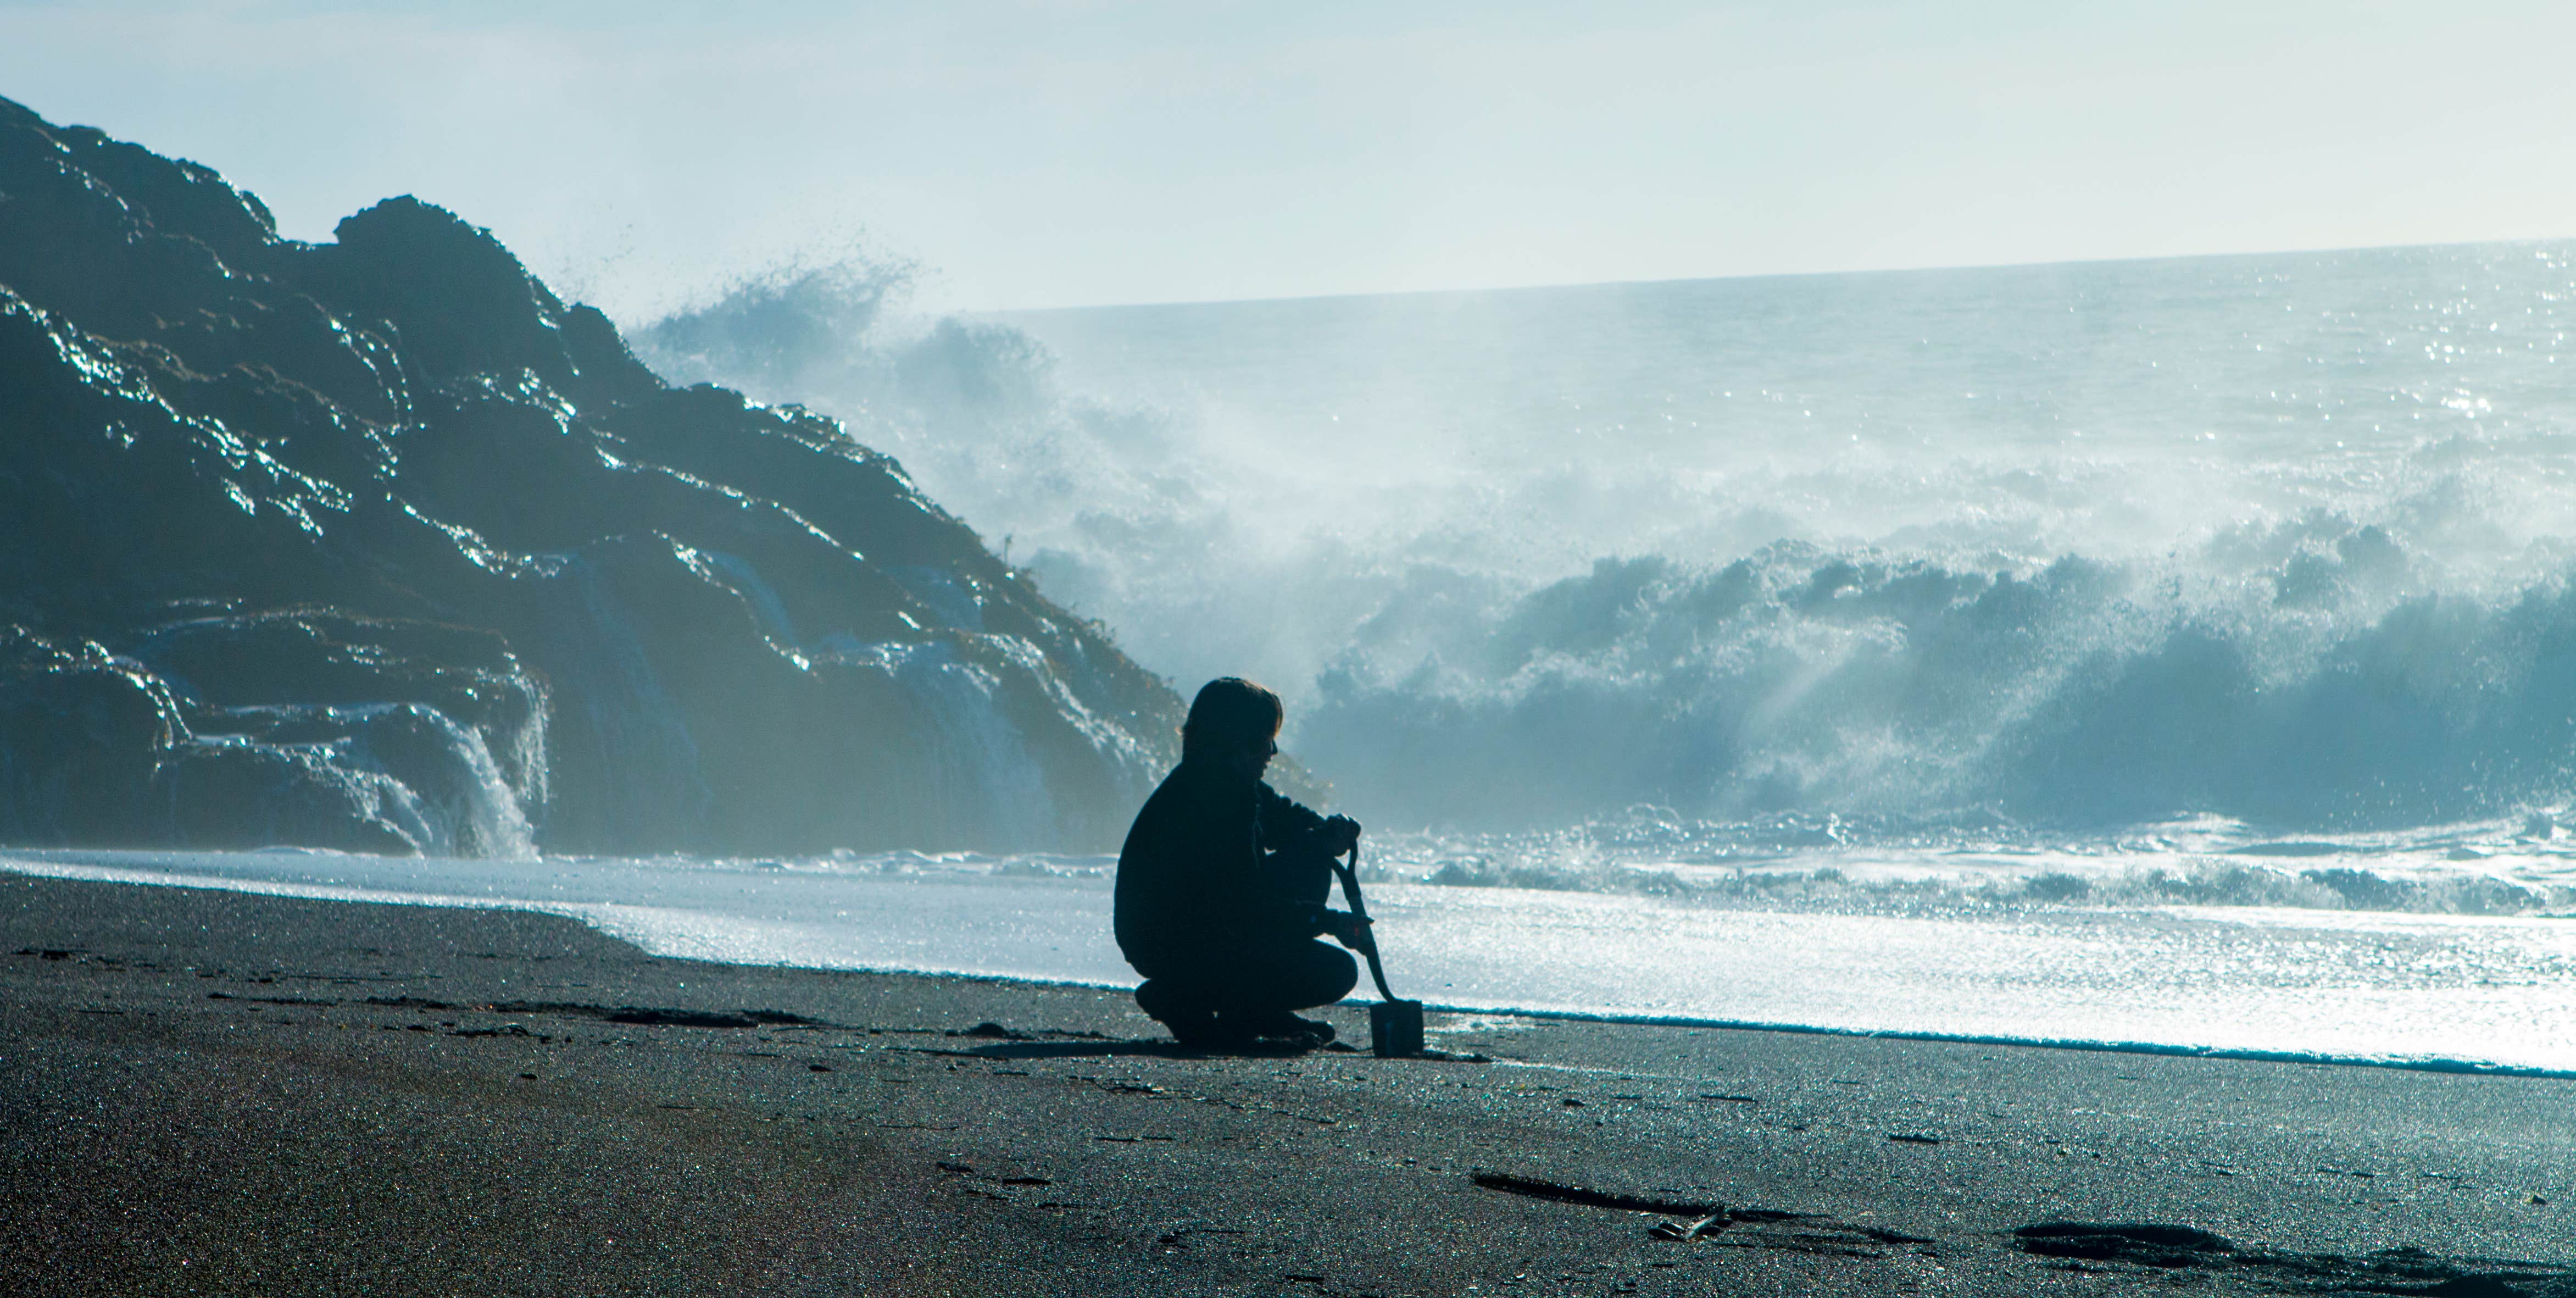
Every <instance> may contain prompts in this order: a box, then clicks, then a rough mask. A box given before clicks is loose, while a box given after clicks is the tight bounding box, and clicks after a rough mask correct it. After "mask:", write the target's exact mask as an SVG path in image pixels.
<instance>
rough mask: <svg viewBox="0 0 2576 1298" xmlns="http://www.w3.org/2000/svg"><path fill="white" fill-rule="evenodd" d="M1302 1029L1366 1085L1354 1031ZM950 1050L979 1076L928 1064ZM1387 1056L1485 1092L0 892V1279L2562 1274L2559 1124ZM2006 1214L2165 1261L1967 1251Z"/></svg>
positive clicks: (152, 907)
mask: <svg viewBox="0 0 2576 1298" xmlns="http://www.w3.org/2000/svg"><path fill="white" fill-rule="evenodd" d="M11 952H15V954H11ZM627 1007H633V1008H639V1009H647V1010H658V1011H666V1012H669V1011H684V1012H686V1013H687V1014H695V1015H713V1016H717V1017H712V1018H706V1019H703V1020H702V1021H701V1022H700V1023H699V1024H697V1025H692V1024H691V1023H688V1022H669V1021H665V1022H659V1023H656V1022H650V1021H626V1022H621V1021H618V1020H619V1018H620V1017H621V1015H620V1014H619V1011H620V1010H621V1009H623V1008H627ZM747 1010H748V1011H758V1012H759V1013H758V1014H753V1015H746V1014H744V1013H743V1012H744V1011H747ZM622 1017H623V1018H626V1019H629V1020H651V1019H654V1018H657V1017H659V1018H663V1019H666V1020H667V1019H672V1018H678V1017H683V1016H681V1015H676V1014H671V1013H665V1014H661V1015H655V1014H625V1015H622ZM1331 1017H1332V1018H1333V1020H1334V1021H1335V1022H1336V1023H1337V1024H1338V1025H1339V1026H1340V1027H1341V1029H1342V1032H1343V1034H1344V1036H1345V1038H1346V1039H1355V1040H1357V1041H1358V1042H1359V1043H1360V1044H1361V1045H1362V1046H1363V1047H1364V1046H1365V1044H1366V1033H1367V1027H1366V1018H1365V1015H1364V1014H1362V1013H1359V1012H1356V1011H1352V1010H1336V1011H1334V1012H1333V1013H1332V1015H1331ZM986 1022H991V1023H997V1024H1000V1025H1002V1026H1003V1027H1004V1028H1007V1029H1008V1030H1009V1031H1010V1032H1011V1033H1012V1034H1013V1035H1012V1036H1011V1037H1000V1036H991V1035H986V1036H978V1035H960V1034H959V1031H960V1030H962V1029H971V1028H973V1027H975V1026H976V1025H978V1024H982V1023H986ZM725 1025H732V1026H725ZM1432 1026H1433V1029H1434V1032H1435V1034H1436V1036H1435V1044H1436V1045H1438V1046H1440V1047H1442V1048H1445V1049H1446V1050H1449V1051H1453V1052H1459V1053H1462V1054H1464V1053H1471V1052H1481V1053H1482V1054H1484V1055H1487V1056H1490V1058H1491V1062H1483V1063H1479V1062H1444V1061H1430V1060H1407V1061H1384V1060H1378V1059H1374V1058H1371V1057H1368V1056H1366V1055H1364V1054H1341V1053H1318V1054H1311V1055H1305V1056H1301V1057H1241V1056H1237V1057H1205V1056H1199V1055H1194V1054H1189V1053H1185V1052H1181V1051H1179V1050H1177V1049H1175V1048H1172V1047H1171V1046H1170V1045H1169V1043H1168V1042H1165V1041H1162V1040H1160V1038H1159V1034H1158V1033H1157V1032H1156V1031H1155V1029H1154V1026H1153V1024H1151V1023H1150V1022H1149V1021H1148V1020H1146V1019H1145V1018H1144V1017H1143V1016H1141V1015H1140V1014H1138V1013H1137V1012H1136V1010H1135V1009H1134V1007H1133V1006H1132V1004H1131V1003H1130V1002H1129V1001H1128V1000H1127V998H1126V997H1125V996H1124V995H1122V994H1117V993H1109V992H1101V991H1094V990H1085V989H1074V988H1058V987H1042V986H1028V985H1021V984H1009V983H994V982H976V981H967V980H960V979H942V978H923V977H906V976H890V975H857V974H834V973H816V972H809V971H801V970H791V969H759V968H736V967H730V966H720V965H704V964H694V963H688V962H684V961H674V960H658V959H653V958H650V957H647V956H645V955H642V954H640V953H639V952H637V951H636V950H634V949H633V948H631V947H628V946H626V945H623V944H621V943H618V942H615V941H612V940H610V939H608V938H605V937H602V936H600V935H598V934H596V933H594V932H592V931H590V930H588V929H586V928H584V927H582V926H580V925H579V924H576V923H573V922H570V921H567V920H562V919H557V918H552V917H547V916H538V915H528V914H521V913H515V912H510V911H466V910H434V909H426V908H414V907H395V906H367V905H351V904H342V903H333V902H316V901H304V900H294V899H284V898H272V897H260V896H251V895H244V894H238V893H228V892H213V891H195V890H182V889H172V888H143V887H128V886H117V885H100V884H83V883H62V882H53V881H39V880H32V879H25V878H16V877H8V876H0V1281H5V1286H6V1292H8V1293H9V1294H12V1295H34V1294H118V1295H124V1294H162V1293H170V1294H179V1293H258V1294H358V1293H366V1294H413V1293H420V1294H451V1293H452V1294H504V1293H512V1294H515V1293H531V1294H615V1293H673V1294H732V1293H745V1294H769V1293H779V1294H803V1293H817V1294H912V1293H924V1294H938V1293H947V1294H1021V1293H1074V1294H1085V1295H1107V1294H1127V1293H1157V1294H1159V1293H1173V1294H1233V1293H1242V1294H1304V1295H1320V1294H1389V1295H1392V1294H1463V1293H1469V1292H1474V1293H1477V1294H1480V1295H1532V1294H1563V1293H1579V1294H1627V1293H1640V1294H1662V1293H1694V1294H1696V1293H1722V1294H1734V1293H1745V1294H1888V1293H1912V1292H1934V1293H1993V1294H2060V1293H2065V1294H2095V1293H2113V1292H2123V1293H2124V1292H2137V1291H2144V1290H2151V1289H2152V1290H2159V1291H2161V1290H2165V1289H2172V1288H2176V1287H2179V1288H2181V1289H2185V1290H2190V1291H2194V1292H2203V1293H2260V1292H2295V1293H2359V1292H2377V1293H2389V1292H2398V1293H2443V1294H2454V1295H2476V1294H2487V1295H2510V1294H2517V1293H2530V1294H2538V1293H2554V1292H2562V1291H2563V1292H2570V1293H2576V1285H2568V1286H2564V1287H2563V1289H2562V1280H2563V1278H2564V1277H2563V1276H2562V1275H2561V1274H2560V1273H2558V1272H2557V1271H2556V1268H2555V1267H2552V1266H2545V1265H2530V1266H2523V1265H2508V1264H2505V1263H2500V1262H2496V1261H2492V1260H2489V1261H2478V1260H2475V1259H2524V1260H2526V1261H2527V1262H2532V1263H2539V1264H2561V1265H2563V1264H2568V1263H2571V1262H2576V1215H2571V1211H2570V1204H2571V1201H2576V1141H2571V1139H2570V1137H2571V1135H2576V1082H2567V1081H2559V1080H2549V1079H2534V1078H2508V1077H2467V1076H2456V1075H2443V1074H2434V1073H2419V1072H2406V1071H2398V1070H2389V1069H2370V1068H2335V1067H2317V1066H2309V1065H2297V1064H2276V1063H2256V1062H2245V1061H2221V1060H2194V1059H2180V1058H2169V1057H2155V1056H2141V1055H2122V1054H2109V1053H2086V1052H2073V1051H2056V1050H2039V1049H2013V1048H1998V1047H1992V1046H1973V1045H1951V1044H1938V1043H1924V1042H1906V1041H1885V1040H1863V1039H1852V1038H1837V1037H1821V1036H1801V1035H1792V1034H1780V1033H1763V1032H1741V1031H1724V1030H1707V1029H1686V1028H1659V1027H1640V1026H1633V1025H1616V1024H1600V1023H1584V1022H1562V1021H1532V1020H1522V1019H1499V1020H1483V1021H1469V1020H1465V1019H1462V1018H1458V1017H1454V1016H1440V1015H1434V1016H1433V1025H1432ZM1479 1173H1483V1174H1485V1176H1484V1179H1483V1180H1482V1181H1481V1182H1480V1180H1479V1179H1478V1174H1479ZM1551 1195H1553V1196H1555V1197H1552V1198H1551V1197H1548V1196H1551ZM1623 1204H1624V1205H1626V1206H1622V1205H1623ZM1720 1205H1722V1210H1721V1209H1720ZM1641 1207H1642V1208H1657V1207H1660V1208H1663V1209H1667V1210H1668V1211H1666V1212H1661V1213H1658V1212H1654V1211H1640V1210H1638V1209H1639V1208H1641ZM1711 1217H1713V1218H1715V1220H1712V1221H1708V1222H1707V1223H1706V1225H1705V1227H1704V1228H1703V1233H1702V1234H1701V1235H1700V1236H1698V1237H1693V1238H1687V1239H1672V1238H1665V1237H1664V1236H1668V1235H1674V1234H1681V1233H1684V1232H1685V1231H1686V1230H1687V1229H1688V1228H1689V1227H1691V1226H1692V1225H1694V1224H1695V1223H1698V1222H1700V1220H1701V1219H1703V1218H1711ZM2049 1222H2074V1223H2092V1224H2101V1223H2124V1224H2136V1223H2147V1224H2154V1225H2160V1226H2167V1227H2189V1228H2192V1229H2191V1230H2188V1231H2170V1230H2169V1231H2130V1232H2127V1233H2125V1234H2122V1233H2113V1234H2103V1233H2099V1232H2095V1233H2091V1234H2085V1233H2082V1232H2065V1231H2061V1232H2058V1233H2057V1234H2055V1235H2052V1236H2047V1237H2042V1238H2038V1239H2025V1238H2023V1237H2021V1236H2018V1235H2016V1233H2015V1232H2016V1230H2017V1229H2019V1228H2024V1227H2030V1226H2033V1225H2036V1224H2040V1223H2049ZM1659 1227H1660V1233H1659V1231H1658V1228H1659ZM2194 1231H2204V1232H2213V1233H2214V1234H2215V1235H2216V1236H2223V1237H2224V1239H2225V1240H2226V1241H2229V1242H2232V1244H2233V1247H2232V1248H2230V1247H2226V1246H2223V1245H2222V1244H2221V1243H2219V1242H2217V1241H2215V1240H2213V1239H2212V1238H2210V1237H2207V1236H2202V1235H2198V1234H2194V1233H2193V1232H2194ZM2033 1247H2037V1248H2039V1249H2042V1250H2053V1252H2049V1251H2043V1252H2033V1251H2032V1249H2033ZM2388 1249H2420V1250H2423V1253H2421V1254H2417V1253H2398V1254H2383V1255H2380V1256H2378V1257H2376V1258H2374V1257H2373V1256H2372V1255H2373V1253H2374V1251H2376V1250H2388Z"/></svg>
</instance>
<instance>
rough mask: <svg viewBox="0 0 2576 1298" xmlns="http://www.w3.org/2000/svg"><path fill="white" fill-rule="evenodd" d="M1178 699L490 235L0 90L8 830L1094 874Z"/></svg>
mask: <svg viewBox="0 0 2576 1298" xmlns="http://www.w3.org/2000/svg"><path fill="white" fill-rule="evenodd" d="M1181 710H1182V705H1181V703H1180V700H1179V699H1178V698H1177V697H1176V696H1174V695H1173V693H1172V692H1171V690H1170V689H1169V688H1168V687H1167V686H1165V685H1164V684H1163V683H1162V682H1161V681H1159V680H1158V679H1157V678H1155V677H1154V676H1152V675H1151V674H1150V673H1148V672H1145V671H1144V670H1142V669H1140V668H1139V667H1137V666H1136V665H1135V664H1134V663H1132V662H1130V661H1129V660H1128V659H1127V658H1126V657H1125V656H1123V655H1122V654H1121V653H1120V652H1119V651H1118V650H1117V648H1116V647H1114V646H1113V645H1112V644H1110V643H1109V642H1108V640H1107V639H1106V638H1104V636H1103V635H1101V634H1100V633H1099V631H1098V630H1096V629H1095V628H1093V627H1092V626H1089V625H1087V624H1085V623H1084V622H1083V621H1082V620H1080V619H1078V618H1076V617H1073V616H1071V615H1069V614H1068V613H1066V612H1065V611H1064V610H1062V609H1060V608H1057V607H1056V606H1055V605H1053V604H1051V603H1049V602H1048V601H1047V600H1046V599H1045V598H1044V597H1043V596H1041V595H1040V594H1038V593H1037V592H1036V591H1035V590H1034V589H1033V588H1031V587H1030V586H1029V585H1028V584H1027V583H1026V582H1025V581H1024V580H1023V579H1022V578H1021V577H1020V576H1019V575H1018V574H1017V573H1015V572H1014V571H1013V570H1012V569H1010V568H1009V567H1007V566H1005V565H1004V564H1003V563H1002V562H1000V561H999V560H998V559H996V558H995V557H994V556H993V555H992V554H990V553H989V552H987V550H986V549H985V547H984V545H983V544H982V542H981V541H980V540H979V539H978V538H977V537H976V536H975V534H974V533H973V532H972V531H970V530H969V529H968V528H967V527H966V526H965V525H964V524H962V523H960V522H959V521H958V520H957V519H955V518H953V517H951V516H949V515H948V514H947V513H945V512H944V511H942V510H941V509H940V508H939V507H938V506H937V505H935V504H933V503H932V502H930V501H929V500H927V499H924V498H923V497H922V495H921V493H920V492H918V491H917V490H915V489H914V487H913V484H912V483H911V482H910V481H909V480H908V479H907V478H906V477H905V475H904V472H903V470H902V468H901V467H900V466H898V465H897V464H896V463H895V462H894V461H892V460H891V459H889V458H887V457H886V456H883V455H880V454H877V453H875V452H873V451H870V450H869V449H867V448H866V447H864V446H860V445H858V444H856V443H855V442H853V441H852V440H851V439H850V438H849V437H848V436H847V435H846V434H845V433H844V431H843V430H842V429H841V427H840V426H838V425H837V424H835V423H833V422H831V421H829V420H825V419H822V418H819V417H817V416H814V415H811V414H808V413H805V412H803V411H801V410H799V409H797V408H795V407H792V406H791V407H783V408H778V409H771V408H766V407H762V406H758V405H755V404H752V403H750V402H748V401H746V400H745V399H744V398H743V397H742V396H740V395H739V394H737V393H734V392H731V391H727V390H725V389H722V388H716V387H710V386H699V387H689V388H674V387H671V386H669V385H667V384H665V383H664V382H663V381H662V380H660V379H659V378H657V377H655V375H654V374H653V373H652V372H651V371H650V370H648V369H647V368H645V367H644V366H643V365H641V364H639V363H638V362H637V361H636V360H635V359H634V357H633V356H631V355H630V354H629V353H628V351H627V349H626V346H625V344H624V342H623V341H622V340H621V339H620V338H619V336H618V332H617V330H616V328H615V327H614V326H613V325H611V324H610V322H609V321H608V319H607V318H606V317H604V316H602V315H601V314H600V313H599V312H598V311H596V310H593V309H591V308H589V307H585V306H579V305H572V304H567V303H565V302H563V301H561V300H559V299H558V298H557V297H556V296H555V295H554V294H553V293H551V292H549V291H548V290H547V289H546V287H545V285H543V284H542V283H539V282H538V281H537V280H536V279H535V278H534V277H532V276H531V275H529V274H528V272H527V271H526V270H525V269H524V268H523V267H522V266H521V265H520V264H519V262H518V260H517V259H516V258H515V257H513V256H512V255H511V254H510V252H509V250H508V249H506V248H504V247H502V246H501V244H500V243H499V242H497V241H496V240H494V239H493V238H492V236H491V235H490V234H488V233H487V232H485V231H483V230H481V229H478V228H476V227H474V226H472V225H469V224H467V223H466V222H464V221H462V220H459V219H458V218H457V217H455V216H454V215H451V214H450V213H448V212H446V211H444V210H441V209H440V208H437V207H434V206H431V205H429V204H427V203H423V202H419V201H417V200H415V199H411V198H395V199H390V200H387V201H385V202H383V203H379V204H377V205H376V206H374V207H372V208H369V209H367V210H366V211H364V212H361V213H359V214H357V215H355V216H352V217H350V218H348V219H347V220H345V221H343V222H341V223H340V226H339V228H338V230H337V232H336V238H335V239H334V240H333V241H332V242H329V243H302V242H298V241H294V240H287V239H281V238H279V237H278V235H277V231H276V227H275V224H274V222H273V221H272V220H271V219H270V216H269V214H268V212H267V210H266V209H265V208H264V207H263V206H262V205H261V204H260V202H259V200H258V199H256V198H254V197H252V196H251V195H249V194H246V193H244V192H242V191H240V190H237V189H235V188H233V187H232V186H231V185H229V184H227V183H225V181H224V180H223V179H222V178H221V177H220V176H218V175H216V174H215V173H214V172H212V171H210V170H207V169H206V168H204V167H200V166H197V165H194V164H191V163H186V162H179V161H173V160H171V159H168V158H163V157H160V156H158V155H155V154H153V153H151V152H149V151H147V150H145V149H142V148H140V147H137V146H135V145H132V144H126V143H121V142H119V141H116V140H112V139H109V138H107V137H106V136H104V135H102V134H100V133H98V132H96V131H93V130H88V129H86V128H79V127H57V126H53V125H50V124H48V123H46V122H45V121H43V120H42V119H41V118H39V117H37V116H36V115H35V114H34V113H32V112H29V111H28V110H26V109H25V108H22V107H20V106H18V105H16V104H13V103H9V102H8V101H6V100H0V843H14V844H35V843H77V844H118V845H152V844H165V845H188V846H200V847H228V846H246V845H258V844H280V843H293V844H303V845H309V846H322V847H341V848H357V849H366V850H379V851H426V852H459V853H486V854H524V853H526V852H528V851H530V850H532V849H533V848H537V847H542V848H543V849H544V850H547V851H559V852H621V853H625V852H707V853H796V852H813V851H822V850H827V849H831V848H835V847H851V848H870V847H887V846H905V847H922V848H979V849H1004V848H1019V847H1094V848H1096V847H1102V846H1107V845H1113V844H1114V843H1115V841H1116V838H1117V835H1118V834H1119V832H1120V831H1121V830H1123V828H1124V826H1125V822H1126V818H1127V817H1128V816H1129V815H1131V814H1132V813H1133V811H1134V808H1135V806H1136V805H1137V803H1138V801H1139V800H1140V799H1141V798H1142V797H1143V795H1144V793H1145V792H1146V791H1147V790H1148V789H1149V788H1150V787H1151V783H1152V781H1153V780H1154V779H1155V778H1156V777H1158V776H1159V775H1160V773H1161V771H1162V769H1163V768H1164V766H1165V765H1166V764H1167V763H1168V762H1169V761H1170V760H1171V758H1172V757H1173V756H1174V755H1175V746H1176V742H1177V741H1176V739H1175V736H1174V730H1175V727H1176V726H1177V725H1178V723H1179V720H1180V715H1181Z"/></svg>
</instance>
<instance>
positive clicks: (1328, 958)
mask: <svg viewBox="0 0 2576 1298" xmlns="http://www.w3.org/2000/svg"><path fill="white" fill-rule="evenodd" d="M1358 982H1359V966H1358V965H1357V964H1356V963H1354V962H1353V961H1352V960H1351V957H1350V955H1349V954H1348V953H1346V952H1344V951H1341V950H1339V949H1337V948H1334V947H1330V946H1326V945H1325V944H1323V943H1321V942H1298V943H1293V944H1290V945H1287V946H1282V947H1276V948H1272V949H1269V950H1265V951H1262V952H1260V953H1258V954H1257V955H1255V956H1254V957H1253V958H1251V959H1247V960H1245V961H1243V962H1242V963H1241V964H1240V965H1238V966H1237V967H1236V972H1235V976H1234V977H1232V978H1230V979H1228V980H1227V983H1228V985H1227V987H1226V989H1225V990H1226V993H1227V995H1226V998H1225V999H1224V1000H1223V1001H1222V1002H1220V1003H1219V1004H1218V1005H1217V1007H1216V1009H1217V1020H1218V1022H1219V1023H1220V1024H1222V1025H1224V1026H1225V1027H1228V1028H1232V1029H1235V1030H1237V1031H1240V1032H1241V1033H1243V1034H1244V1035H1246V1036H1251V1037H1269V1038H1272V1039H1275V1040H1302V1041H1304V1042H1305V1043H1306V1044H1307V1045H1310V1046H1320V1045H1324V1044H1326V1043H1328V1042H1330V1041H1331V1040H1332V1039H1333V1025H1331V1024H1329V1023H1325V1022H1322V1021H1320V1020H1317V1019H1304V1018H1299V1017H1297V1015H1296V1013H1295V1011H1297V1010H1302V1009H1310V1008H1313V1007H1315V1006H1318V1005H1330V1004H1332V1003H1333V1002H1335V1001H1338V1000H1340V999H1341V998H1342V997H1344V996H1346V995H1349V994H1350V990H1351V988H1352V987H1353V986H1355V985H1357V984H1358Z"/></svg>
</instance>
